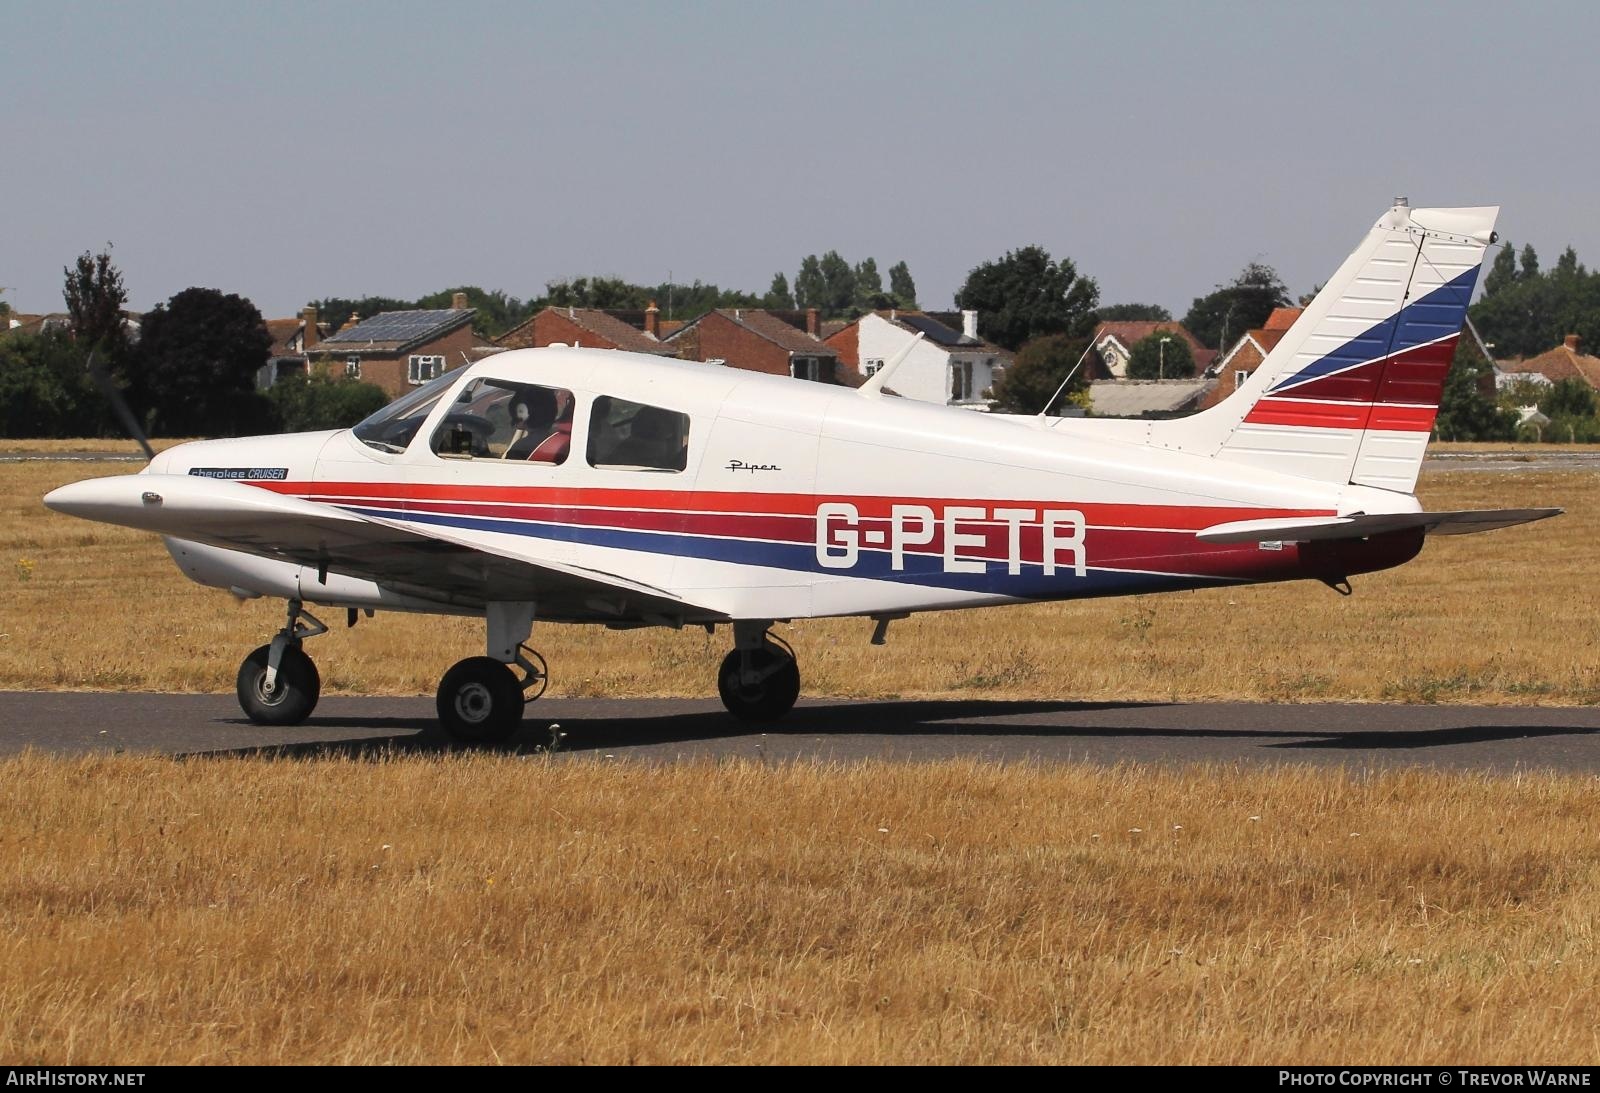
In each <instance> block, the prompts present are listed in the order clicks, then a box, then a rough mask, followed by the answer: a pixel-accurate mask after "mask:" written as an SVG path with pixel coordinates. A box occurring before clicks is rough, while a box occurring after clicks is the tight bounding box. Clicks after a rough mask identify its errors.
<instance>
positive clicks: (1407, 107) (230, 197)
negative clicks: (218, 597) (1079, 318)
mask: <svg viewBox="0 0 1600 1093" xmlns="http://www.w3.org/2000/svg"><path fill="white" fill-rule="evenodd" d="M0 36H3V39H0V40H3V41H4V43H5V47H6V63H5V64H4V65H3V66H0V89H3V91H4V102H3V105H0V114H3V121H0V146H3V147H4V149H5V153H4V155H3V157H0V195H3V199H4V216H3V220H0V223H3V224H4V227H3V229H0V231H3V234H0V285H4V286H6V289H7V291H6V292H5V295H4V299H6V300H8V301H9V302H10V303H11V304H12V306H13V307H15V308H16V309H18V310H20V311H48V310H59V309H60V308H61V306H62V303H61V268H62V266H63V265H65V264H67V263H69V262H70V261H71V260H72V259H73V258H74V257H75V256H76V255H78V254H79V253H81V252H83V251H85V250H90V249H94V250H98V249H99V248H100V247H101V246H102V245H103V244H105V243H106V242H107V241H111V242H113V243H114V244H115V248H114V251H113V256H114V259H115V261H116V262H117V264H118V266H119V267H120V268H121V270H122V271H123V274H124V277H125V280H126V283H127V287H128V289H129V294H130V304H131V306H133V307H136V308H139V309H144V308H147V307H150V306H151V305H153V304H155V303H158V302H160V301H162V300H164V299H166V298H167V297H169V296H171V295H172V294H173V293H175V292H178V291H180V290H181V289H184V288H187V287H189V286H191V285H203V286H207V287H213V288H219V289H223V290H225V291H228V292H237V293H240V294H242V295H245V296H248V297H249V298H250V299H252V300H254V301H255V303H256V304H257V305H258V306H259V307H260V308H261V309H262V311H263V312H264V313H265V314H266V315H267V316H268V317H275V316H285V315H290V314H293V313H294V312H295V311H296V310H297V309H298V308H299V307H300V306H301V305H302V304H303V303H305V302H307V301H308V300H310V299H313V298H316V297H321V296H329V295H346V296H353V295H364V294H382V295H389V296H398V297H412V296H416V295H419V294H421V293H424V292H429V291H434V290H437V289H441V288H445V287H449V286H453V285H457V284H463V283H469V284H478V285H481V286H483V287H485V288H489V289H495V288H498V289H503V290H505V291H506V292H508V293H511V294H513V295H516V296H522V297H528V296H535V295H539V294H541V293H542V291H543V287H544V284H545V282H547V281H549V280H551V279H555V278H560V277H564V276H573V275H579V274H586V273H588V274H608V275H615V276H620V277H625V278H628V279H630V280H635V281H640V282H645V283H654V282H657V281H660V280H664V279H665V278H666V277H667V275H668V272H669V271H671V273H672V275H673V276H674V277H675V278H676V279H677V280H679V281H690V280H693V279H695V278H699V279H701V280H704V281H711V282H715V283H717V284H719V285H722V286H724V287H741V288H747V289H750V290H752V291H756V292H761V291H765V289H766V287H767V284H768V282H769V281H770V280H771V277H772V274H773V273H774V272H775V271H778V270H782V271H783V272H784V273H785V274H786V275H788V276H789V277H790V278H791V280H792V278H793V276H794V272H795V270H796V268H797V267H798V265H799V261H800V258H801V257H802V256H804V255H806V254H809V253H818V254H820V253H821V252H823V251H825V250H828V249H830V248H833V249H837V250H839V251H840V252H841V253H842V254H844V255H845V257H847V258H849V259H850V260H851V261H858V260H859V259H861V258H863V257H865V256H868V255H871V256H874V257H876V258H877V260H878V266H879V269H880V270H883V271H887V269H888V267H889V266H890V265H891V264H892V263H894V262H895V261H898V260H900V259H905V260H906V261H907V262H909V263H910V266H911V271H912V273H913V275H914V276H915V278H916V280H917V285H918V288H919V290H920V295H921V297H922V302H923V304H924V306H929V307H947V306H949V305H950V297H951V294H952V293H953V292H954V290H955V289H956V288H957V287H958V286H959V285H960V283H961V282H962V280H963V279H964V278H965V275H966V273H967V271H968V270H969V269H970V268H972V267H973V266H974V265H976V264H977V263H979V262H982V261H985V260H987V259H991V258H994V257H998V256H999V255H1001V254H1003V253H1004V252H1005V251H1007V250H1010V249H1013V248H1016V247H1019V246H1024V245H1027V244H1030V243H1038V244H1041V245H1043V246H1044V247H1045V248H1046V249H1048V250H1049V251H1050V252H1051V253H1052V254H1053V255H1055V256H1057V257H1062V256H1066V257H1071V258H1072V259H1073V260H1074V261H1075V262H1076V263H1077V265H1078V268H1079V270H1080V271H1081V272H1083V273H1086V274H1089V275H1091V276H1093V277H1095V278H1096V279H1097V280H1098V281H1099V283H1100V286H1101V299H1102V301H1103V302H1105V303H1116V302H1125V301H1135V300H1137V301H1144V302H1154V303H1161V304H1165V305H1166V306H1167V307H1169V308H1171V309H1172V310H1173V311H1174V312H1175V313H1177V314H1180V315H1181V313H1182V312H1183V311H1184V310H1185V309H1186V308H1187V307H1188V304H1189V302H1190V300H1191V299H1192V298H1193V297H1194V296H1196V295H1198V294H1201V293H1203V292H1205V291H1208V290H1209V289H1210V287H1211V286H1212V285H1213V284H1215V283H1216V282H1218V281H1222V280H1226V279H1227V278H1229V277H1231V276H1232V275H1233V274H1234V273H1235V272H1236V271H1237V270H1238V269H1239V268H1240V267H1241V266H1243V265H1244V264H1245V263H1246V262H1247V261H1250V260H1251V259H1256V258H1259V259H1262V260H1265V261H1267V262H1270V263H1272V264H1273V265H1275V266H1276V267H1277V268H1278V270H1279V272H1280V273H1281V274H1282V275H1283V277H1284V279H1285V280H1286V281H1287V283H1288V285H1289V287H1290V290H1291V291H1292V292H1295V293H1299V292H1304V291H1306V290H1307V289H1309V288H1310V287H1311V286H1312V285H1313V284H1315V283H1317V282H1320V281H1322V280H1324V279H1326V277H1327V276H1328V274H1329V273H1331V272H1332V270H1333V269H1334V267H1335V266H1336V265H1337V264H1338V262H1339V261H1340V260H1341V259H1342V258H1343V257H1344V255H1345V254H1346V253H1348V251H1349V250H1350V249H1351V248H1352V247H1353V246H1354V244H1355V243H1356V241H1357V240H1358V239H1359V237H1360V235H1361V233H1362V232H1363V231H1364V230H1365V229H1366V228H1367V227H1368V226H1369V225H1370V223H1371V222H1372V221H1373V220H1374V219H1376V218H1377V216H1378V215H1379V214H1380V213H1381V212H1382V211H1383V209H1385V208H1386V207H1387V206H1388V204H1389V201H1390V199H1391V198H1392V197H1393V196H1395V195H1396V194H1406V195H1408V196H1409V197H1410V198H1411V200H1412V203H1413V204H1415V205H1477V204H1500V205H1503V206H1504V212H1503V214H1502V217H1501V221H1500V230H1501V235H1502V236H1503V237H1508V238H1510V239H1511V240H1513V241H1514V242H1515V243H1516V244H1517V245H1518V246H1520V245H1521V244H1523V243H1525V242H1531V243H1533V244H1534V246H1535V247H1536V248H1538V250H1539V252H1540V256H1541V258H1542V259H1544V261H1545V263H1546V264H1549V263H1551V262H1553V261H1554V259H1555V257H1556V255H1557V254H1558V253H1559V251H1560V249H1561V248H1563V247H1565V246H1566V245H1567V244H1569V243H1570V244H1573V245H1574V246H1576V247H1577V249H1578V255H1579V258H1580V259H1583V260H1584V261H1585V262H1587V263H1588V264H1590V265H1594V264H1596V263H1600V224H1597V214H1596V207H1597V202H1596V199H1595V190H1596V181H1595V180H1596V179H1597V178H1600V163H1597V157H1600V144H1597V142H1596V140H1595V134H1596V126H1597V122H1596V118H1595V111H1594V103H1595V93H1594V90H1593V88H1594V86H1595V71H1594V67H1593V60H1594V56H1595V54H1594V47H1595V43H1596V42H1597V41H1600V8H1597V6H1595V5H1593V4H1581V3H1549V4H1546V3H1526V2H1525V3H1516V4H1511V3H1504V2H1502V0H1497V2H1493V3H1487V2H1479V0H1461V2H1458V3H1438V4H1410V3H1395V2H1389V3H1378V4H1360V3H1343V2H1339V3H1323V4H1318V5H1315V6H1313V5H1310V4H1299V3H1283V2H1279V3H1260V4H1254V3H1217V4H1198V3H1124V4H1111V3H1105V2H1101V3H1083V4H1073V3H984V4H964V3H937V2H931V0H930V2H923V3H915V4H852V3H844V4H835V3H817V2H810V3H805V4H781V5H780V4H769V3H760V2H743V3H732V4H721V3H684V4H667V3H648V4H646V3H641V4H603V3H563V4H532V3H471V2H464V3H456V4H439V3H432V4H421V3H384V4H367V3H346V2H335V3H326V2H324V3H316V4H309V3H254V4H217V3H215V2H208V3H194V4H189V3H129V4H115V5H113V4H110V3H90V4H80V3H59V2H53V3H49V4H44V3H38V2H35V0H0ZM663 303H664V302H663Z"/></svg>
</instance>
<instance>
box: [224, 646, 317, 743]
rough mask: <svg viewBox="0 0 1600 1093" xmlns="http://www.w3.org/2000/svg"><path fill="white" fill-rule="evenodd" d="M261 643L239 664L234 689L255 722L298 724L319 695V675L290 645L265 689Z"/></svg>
mask: <svg viewBox="0 0 1600 1093" xmlns="http://www.w3.org/2000/svg"><path fill="white" fill-rule="evenodd" d="M271 652H272V646H270V645H263V646H262V647H261V648H259V649H257V650H256V651H255V652H253V653H251V654H250V655H249V656H247V657H245V658H244V663H243V664H241V665H239V678H238V680H237V683H236V685H235V690H236V691H237V692H238V694H239V706H240V708H241V709H243V710H244V713H245V716H246V717H248V718H249V719H250V720H251V721H254V722H255V723H256V724H257V725H298V724H300V722H302V721H304V720H305V719H306V718H308V717H310V716H311V711H312V710H314V709H316V706H317V699H318V698H320V697H321V695H322V677H321V676H320V675H318V674H317V666H316V665H315V664H313V663H312V661H311V658H310V657H308V656H306V655H305V653H303V652H301V651H300V650H299V649H297V648H295V647H294V646H290V647H289V648H287V649H285V650H284V651H283V661H282V663H280V664H279V665H278V678H277V682H276V683H275V684H274V685H273V687H272V688H271V690H268V689H267V655H268V654H269V653H271Z"/></svg>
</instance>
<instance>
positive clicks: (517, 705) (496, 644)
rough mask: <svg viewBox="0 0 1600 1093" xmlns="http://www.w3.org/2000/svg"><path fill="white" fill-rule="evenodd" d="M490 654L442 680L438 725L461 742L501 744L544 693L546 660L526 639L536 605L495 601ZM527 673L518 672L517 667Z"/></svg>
mask: <svg viewBox="0 0 1600 1093" xmlns="http://www.w3.org/2000/svg"><path fill="white" fill-rule="evenodd" d="M484 614H485V617H486V619H487V621H488V624H489V639H488V653H489V655H488V656H482V657H468V658H467V659H466V660H463V661H458V662H457V663H456V664H455V665H454V666H453V667H452V668H451V669H450V670H449V671H448V672H446V673H445V674H444V678H443V679H442V680H440V681H439V694H438V697H437V698H436V700H435V707H436V708H437V709H438V711H439V725H440V726H441V727H442V728H443V729H444V731H445V732H446V733H447V734H448V735H449V736H450V738H451V739H452V740H456V741H458V742H460V743H462V744H502V743H504V742H505V741H507V740H509V739H510V738H511V735H512V733H514V732H516V731H517V726H518V725H520V724H521V723H522V710H523V707H524V706H526V705H527V704H528V703H529V702H532V701H533V700H534V699H536V698H538V697H539V696H540V695H542V694H544V689H545V686H546V684H547V683H548V682H549V678H550V675H549V670H548V665H546V664H545V661H544V658H543V657H542V656H540V655H539V654H538V653H536V652H534V651H533V650H532V649H530V648H529V647H528V646H527V645H526V644H525V641H526V639H527V637H528V635H529V634H530V633H532V632H533V604H531V603H491V604H489V605H488V606H487V607H486V609H485V611H484ZM519 668H520V669H521V670H522V674H521V675H518V674H517V669H519Z"/></svg>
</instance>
